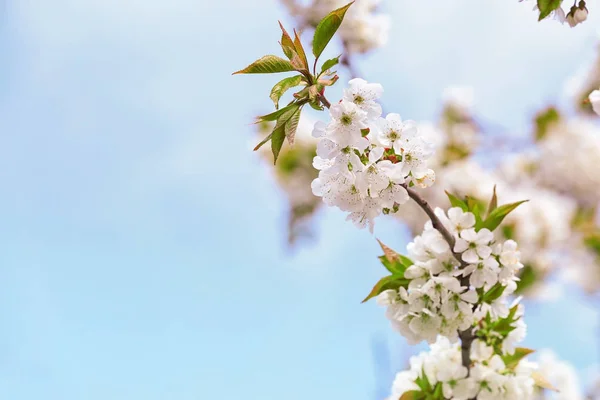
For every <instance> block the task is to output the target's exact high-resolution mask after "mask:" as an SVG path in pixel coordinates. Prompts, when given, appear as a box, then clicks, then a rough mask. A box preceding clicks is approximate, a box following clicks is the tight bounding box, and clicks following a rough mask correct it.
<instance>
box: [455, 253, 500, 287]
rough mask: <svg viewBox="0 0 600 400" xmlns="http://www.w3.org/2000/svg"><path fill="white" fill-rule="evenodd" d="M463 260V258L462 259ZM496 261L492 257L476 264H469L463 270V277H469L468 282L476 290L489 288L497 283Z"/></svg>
mask: <svg viewBox="0 0 600 400" xmlns="http://www.w3.org/2000/svg"><path fill="white" fill-rule="evenodd" d="M463 259H464V257H463ZM499 265H500V264H498V261H496V259H495V258H493V257H488V258H486V259H485V260H483V261H480V262H478V263H477V264H469V265H468V266H467V267H465V269H464V270H463V274H464V275H465V276H467V275H470V277H469V282H471V285H473V286H474V287H476V288H480V287H484V286H485V287H486V288H489V287H491V286H493V285H495V284H496V282H498V270H499V268H498V266H499Z"/></svg>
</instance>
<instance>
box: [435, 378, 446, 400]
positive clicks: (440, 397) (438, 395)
mask: <svg viewBox="0 0 600 400" xmlns="http://www.w3.org/2000/svg"><path fill="white" fill-rule="evenodd" d="M432 398H433V399H435V400H444V391H443V388H442V382H438V383H436V384H435V389H434V390H433V395H432Z"/></svg>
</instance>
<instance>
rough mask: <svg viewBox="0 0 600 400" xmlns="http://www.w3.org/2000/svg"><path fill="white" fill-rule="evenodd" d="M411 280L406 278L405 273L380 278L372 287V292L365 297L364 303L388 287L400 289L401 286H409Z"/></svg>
mask: <svg viewBox="0 0 600 400" xmlns="http://www.w3.org/2000/svg"><path fill="white" fill-rule="evenodd" d="M409 283H410V281H409V280H408V279H405V278H404V274H397V275H388V276H385V277H383V278H381V279H380V280H379V282H377V283H376V284H375V286H373V289H371V292H370V293H369V294H368V295H367V297H365V299H364V300H363V301H362V303H365V302H366V301H368V300H369V299H372V298H373V297H375V296H377V295H379V294H380V293H381V292H384V291H386V290H388V289H398V288H399V287H400V286H408V284H409Z"/></svg>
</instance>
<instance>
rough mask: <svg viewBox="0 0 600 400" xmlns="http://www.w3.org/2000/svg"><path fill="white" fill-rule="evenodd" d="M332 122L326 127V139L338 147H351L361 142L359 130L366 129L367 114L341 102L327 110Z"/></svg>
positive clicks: (353, 105)
mask: <svg viewBox="0 0 600 400" xmlns="http://www.w3.org/2000/svg"><path fill="white" fill-rule="evenodd" d="M329 113H330V114H331V117H332V118H333V120H332V121H331V123H330V125H329V126H328V137H329V138H330V139H331V140H332V141H334V142H335V143H337V144H338V145H339V146H340V147H342V148H343V147H346V146H353V145H355V144H356V143H357V142H358V141H360V140H361V138H362V134H361V129H365V128H366V127H367V125H366V120H367V113H366V112H365V111H363V110H361V109H360V108H358V106H356V105H355V104H354V103H350V102H348V101H343V100H342V101H341V102H340V103H338V104H334V105H332V106H331V108H330V109H329Z"/></svg>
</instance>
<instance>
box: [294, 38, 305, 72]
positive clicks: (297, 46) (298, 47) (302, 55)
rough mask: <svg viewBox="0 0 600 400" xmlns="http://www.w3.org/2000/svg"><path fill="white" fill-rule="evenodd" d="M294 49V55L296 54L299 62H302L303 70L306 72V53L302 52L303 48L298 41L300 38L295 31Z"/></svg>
mask: <svg viewBox="0 0 600 400" xmlns="http://www.w3.org/2000/svg"><path fill="white" fill-rule="evenodd" d="M294 48H295V49H296V53H298V57H300V61H301V62H302V66H303V68H304V69H306V70H307V71H308V60H307V59H306V52H305V51H304V47H303V46H302V42H301V41H300V36H298V32H296V30H295V29H294Z"/></svg>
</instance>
